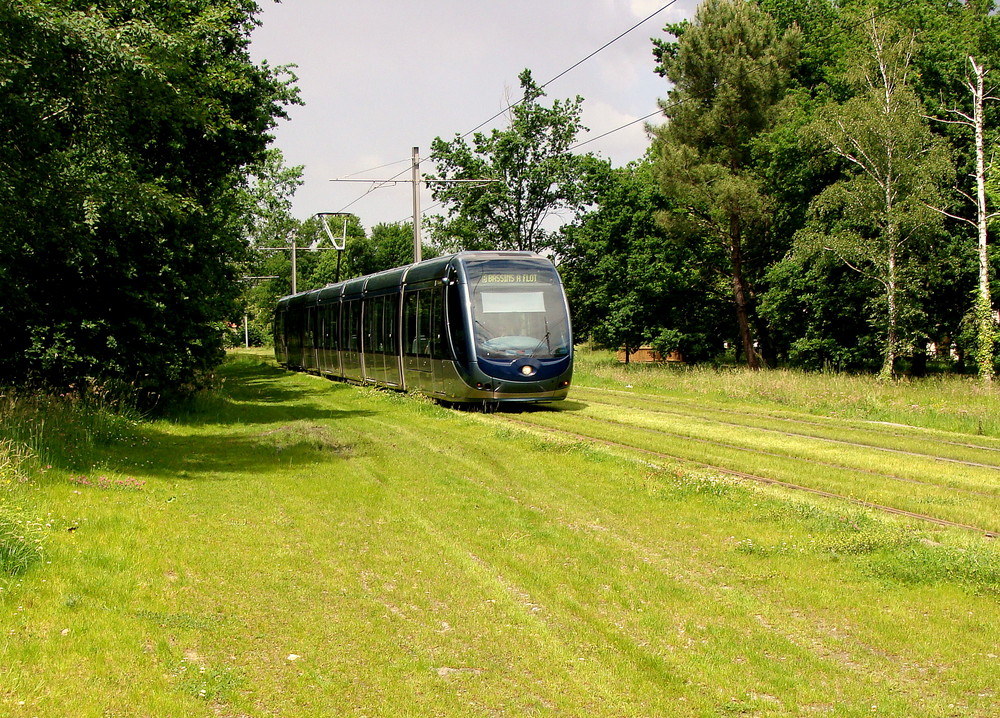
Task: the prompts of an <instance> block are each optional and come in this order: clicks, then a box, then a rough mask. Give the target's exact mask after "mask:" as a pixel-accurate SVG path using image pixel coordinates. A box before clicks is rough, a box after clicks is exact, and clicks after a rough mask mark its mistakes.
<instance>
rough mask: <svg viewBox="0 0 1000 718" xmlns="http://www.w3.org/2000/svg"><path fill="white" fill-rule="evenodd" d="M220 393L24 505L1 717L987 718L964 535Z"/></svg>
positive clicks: (321, 395) (505, 430)
mask: <svg viewBox="0 0 1000 718" xmlns="http://www.w3.org/2000/svg"><path fill="white" fill-rule="evenodd" d="M222 374H223V375H224V377H225V379H226V381H225V384H224V388H223V389H222V390H221V391H219V392H216V393H213V394H207V395H205V396H203V397H202V398H201V399H200V400H199V401H198V402H197V403H196V404H195V405H193V406H192V407H190V408H189V410H188V412H187V413H185V414H183V415H178V416H175V417H173V418H172V419H162V420H158V421H155V422H135V423H127V424H125V425H124V426H120V427H119V428H120V430H119V431H117V432H115V433H114V436H113V437H112V435H111V434H108V433H105V434H104V435H103V436H104V438H103V439H98V438H95V439H94V442H93V446H94V453H93V454H91V455H90V457H89V458H88V459H87V460H86V461H83V462H79V461H77V462H75V463H73V462H71V461H70V460H69V459H67V466H66V467H63V466H60V465H58V464H56V465H54V467H53V469H51V470H49V471H48V472H46V473H45V474H40V473H36V474H34V475H33V477H32V481H31V482H30V483H26V484H22V485H21V488H20V489H19V492H20V495H22V496H24V497H25V498H26V499H27V500H28V501H27V503H26V504H25V505H26V506H28V507H29V510H30V511H35V512H36V515H35V516H34V519H35V520H38V521H39V523H40V525H41V526H43V527H44V537H45V541H46V546H47V548H46V557H45V562H41V563H36V564H35V565H34V566H33V567H31V568H30V569H28V570H27V571H25V572H23V573H21V574H20V575H19V576H18V577H17V579H16V580H12V581H11V582H10V583H9V584H7V585H6V587H5V590H4V591H3V592H2V594H0V713H2V714H4V715H11V716H18V717H20V716H36V715H68V714H72V715H74V716H84V717H86V716H114V715H122V716H125V715H128V716H134V715H185V716H219V715H223V716H274V715H281V716H291V717H294V716H319V715H354V716H362V715H368V716H373V715H387V714H390V713H402V714H404V715H415V716H417V715H428V716H430V715H436V716H437V715H444V716H483V715H571V716H577V715H587V716H649V715H672V716H673V715H676V716H708V715H740V714H742V715H760V716H800V715H804V714H819V715H836V716H861V715H865V716H870V715H884V716H940V715H949V714H960V715H972V716H984V717H985V716H990V715H992V714H993V708H994V706H995V704H996V701H997V698H998V693H997V690H998V685H997V675H998V671H997V668H998V658H997V655H996V648H995V646H996V634H995V628H994V627H995V626H996V625H998V624H1000V620H998V619H1000V616H998V606H1000V599H998V595H997V575H998V569H997V567H998V566H1000V556H998V552H997V550H996V547H995V546H994V545H993V544H990V543H988V542H986V541H984V540H982V539H978V538H973V537H969V536H967V535H965V534H963V533H959V532H953V531H937V530H934V531H931V530H924V529H917V528H914V527H908V526H900V525H899V524H896V523H892V522H886V521H884V520H883V519H881V518H880V517H877V516H873V515H870V514H868V513H865V512H861V511H858V510H856V509H854V508H845V507H843V506H839V505H835V504H830V503H828V502H816V503H813V502H809V501H805V500H802V499H789V498H788V497H787V496H785V495H783V494H781V493H780V492H777V491H771V490H767V489H757V488H753V487H749V486H745V485H740V484H737V483H735V482H732V481H729V480H726V479H724V478H721V477H716V476H712V475H709V474H705V473H703V472H697V471H691V470H690V469H689V468H687V467H685V466H684V465H682V464H677V465H676V466H672V467H670V468H668V469H666V470H659V469H653V468H650V467H649V466H646V465H643V464H642V463H640V462H636V461H630V460H626V459H623V458H620V457H617V456H615V455H613V454H611V453H608V452H605V451H602V450H600V449H597V448H594V447H590V446H586V445H583V444H580V443H578V442H573V441H561V440H556V439H553V438H547V437H543V436H538V435H535V434H533V433H530V432H527V431H522V430H520V429H512V428H510V427H508V426H501V425H498V424H497V423H495V422H493V421H492V420H491V417H483V416H480V415H474V414H463V413H459V412H454V411H449V410H445V409H442V408H441V407H438V406H436V405H434V404H431V403H429V402H426V401H424V400H421V399H419V398H414V397H407V396H402V395H398V394H392V393H385V392H380V391H375V390H372V389H365V388H357V387H351V386H347V385H342V384H334V383H330V382H327V381H325V380H323V379H320V378H317V377H311V376H305V375H292V374H288V373H284V372H282V371H280V370H278V369H277V368H276V367H274V365H273V364H271V363H269V362H268V361H266V360H265V359H263V358H261V357H258V356H254V355H248V354H241V355H239V357H238V358H236V359H235V360H233V361H231V362H229V363H228V364H227V365H226V366H225V367H224V368H223V372H222ZM70 458H72V457H70ZM102 477H103V480H102ZM129 478H131V479H133V481H126V480H127V479H129ZM32 507H33V508H32ZM49 562H50V563H49ZM82 686H86V690H81V687H82Z"/></svg>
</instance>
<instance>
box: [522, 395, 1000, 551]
mask: <svg viewBox="0 0 1000 718" xmlns="http://www.w3.org/2000/svg"><path fill="white" fill-rule="evenodd" d="M635 411H637V412H638V411H640V410H638V409H636V410H635ZM519 418H520V419H521V420H526V421H529V422H530V423H533V424H537V425H539V426H545V427H551V428H554V429H558V430H562V431H569V432H574V433H578V434H580V435H582V436H591V437H594V438H596V439H599V440H606V441H612V442H617V443H619V444H622V445H624V446H632V447H636V448H638V449H640V450H645V451H652V452H656V453H659V454H662V455H664V456H667V457H672V458H674V459H677V460H686V461H692V462H698V463H700V464H706V465H709V466H712V467H718V469H719V470H721V471H727V470H728V471H731V472H734V473H744V474H751V475H754V476H760V477H763V478H766V479H772V480H776V481H783V482H786V483H789V484H794V485H797V486H803V487H807V488H812V489H819V490H822V491H828V492H832V493H836V494H840V495H842V496H845V497H849V498H851V499H857V500H860V501H865V502H868V503H873V504H879V505H883V506H890V507H893V508H897V509H902V510H904V511H910V512H913V513H919V514H925V515H929V516H933V517H937V518H941V519H945V520H948V521H953V522H957V523H960V524H964V525H968V526H973V527H976V528H979V529H981V530H983V531H989V532H996V531H1000V496H996V495H990V494H986V493H973V492H970V491H968V490H960V489H959V488H955V487H953V486H951V485H949V484H958V485H960V486H961V487H962V488H963V489H964V488H965V487H967V486H970V485H971V486H979V485H981V484H977V483H976V482H975V481H974V480H969V481H966V480H965V477H966V472H974V471H976V469H969V468H968V467H964V466H963V467H961V471H960V472H959V471H957V470H956V468H955V467H952V466H949V465H942V466H940V467H937V468H938V469H939V471H938V472H933V468H934V467H933V466H930V467H929V465H930V463H931V462H930V461H929V460H928V459H926V458H920V457H917V458H915V457H899V456H890V457H887V458H883V459H882V460H881V461H879V458H876V457H869V459H868V460H867V461H865V460H860V461H859V460H858V456H857V454H855V452H856V451H858V450H856V449H855V450H849V449H843V448H839V449H838V448H836V447H831V446H830V445H820V446H809V444H808V442H805V441H793V440H791V439H789V438H788V437H781V438H780V439H779V440H776V441H775V440H768V439H766V438H765V437H761V436H759V435H758V436H753V435H748V433H746V432H743V431H737V430H734V429H730V430H724V428H721V427H717V426H716V427H712V426H708V427H704V426H702V427H700V428H701V429H702V432H698V431H697V429H698V428H699V427H698V425H697V423H696V422H694V421H689V422H687V423H684V424H683V426H679V427H677V431H676V432H665V431H663V430H657V429H653V428H647V427H643V426H641V425H636V424H630V423H629V422H628V421H606V420H601V419H599V418H598V417H595V416H589V415H587V414H586V413H583V412H574V411H569V410H567V411H558V412H535V413H531V414H522V415H520V417H519ZM859 453H860V452H859ZM857 463H862V464H865V465H866V466H869V467H878V468H879V470H880V471H882V472H885V473H884V474H880V473H871V472H870V471H859V470H857V469H855V468H852V464H857ZM921 467H923V468H924V469H925V471H923V472H921V471H920V469H921ZM928 468H930V470H926V469H928ZM949 471H950V473H948V472H949ZM980 471H981V470H980ZM906 476H915V477H921V476H922V477H924V478H923V479H919V480H920V481H922V483H916V482H914V481H906V480H905V479H900V478H898V477H906ZM988 479H992V475H989V476H986V477H980V480H988Z"/></svg>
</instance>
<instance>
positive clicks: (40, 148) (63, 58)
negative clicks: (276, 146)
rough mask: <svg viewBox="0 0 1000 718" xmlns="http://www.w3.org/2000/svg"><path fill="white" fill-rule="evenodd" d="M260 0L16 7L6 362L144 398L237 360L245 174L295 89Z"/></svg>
mask: <svg viewBox="0 0 1000 718" xmlns="http://www.w3.org/2000/svg"><path fill="white" fill-rule="evenodd" d="M257 9H258V8H257V5H256V3H254V2H250V1H249V0H183V1H181V2H174V3H169V4H162V3H153V2H133V3H127V4H122V3H117V2H106V1H105V2H97V3H92V2H88V3H78V2H70V1H69V0H33V1H21V2H12V3H3V5H2V6H0V57H2V58H3V60H2V61H0V135H2V136H3V137H4V142H3V143H2V144H0V203H2V204H3V206H4V212H3V213H2V215H0V295H2V296H3V303H4V304H3V311H2V312H0V335H2V336H3V337H4V342H3V345H2V348H0V375H2V376H4V377H5V379H7V380H8V381H14V382H30V383H36V384H46V385H51V386H55V387H63V388H66V387H80V386H82V385H85V384H87V383H89V382H92V381H101V380H102V379H106V378H115V379H121V380H124V381H127V382H129V383H132V384H134V385H135V387H136V389H137V391H139V392H140V393H142V394H143V395H145V396H147V397H150V398H155V397H156V396H158V395H163V394H170V393H176V392H178V391H184V390H186V389H190V388H191V387H193V386H194V385H196V384H197V383H198V382H199V381H201V380H202V379H201V378H202V377H204V376H205V375H206V373H207V372H209V370H211V369H212V367H213V366H214V365H215V364H216V363H217V362H218V361H219V359H220V357H221V342H222V332H221V331H220V329H221V326H222V321H223V320H224V319H225V318H226V317H227V316H229V315H230V314H231V313H232V311H233V308H234V302H235V300H236V297H237V292H238V283H237V282H236V281H235V280H236V276H237V269H236V264H235V260H239V259H240V258H242V257H243V256H244V241H243V232H242V228H241V219H240V218H241V215H242V213H243V210H244V206H243V204H242V201H241V188H242V187H243V185H244V183H245V177H246V174H247V173H248V172H249V171H250V170H249V168H250V167H252V166H254V165H256V164H258V163H260V162H261V161H262V160H263V159H264V150H265V147H266V144H267V142H268V139H269V136H268V134H267V131H268V129H269V128H270V127H271V126H272V125H273V123H274V118H276V117H279V116H282V114H283V109H282V107H283V105H285V104H287V103H289V102H294V101H295V99H296V96H295V92H294V90H293V89H292V88H291V85H290V82H291V80H286V79H283V76H282V72H281V70H280V69H273V68H271V67H269V66H268V65H267V64H263V65H260V66H258V65H255V64H253V63H252V62H251V61H250V59H249V55H248V51H247V45H248V42H249V33H250V31H251V29H252V28H253V26H254V23H255V21H254V14H255V12H256V11H257Z"/></svg>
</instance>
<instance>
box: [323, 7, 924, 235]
mask: <svg viewBox="0 0 1000 718" xmlns="http://www.w3.org/2000/svg"><path fill="white" fill-rule="evenodd" d="M676 2H677V0H670V2H668V3H666V4H664V5H662V6H661V7H659V8H658V9H657V10H655V11H653V12H652V13H650V14H649V15H647V16H646V17H644V18H643V19H642V20H639V21H638V22H636V23H635V24H633V25H632V26H631V27H629V28H628V29H626V30H624V31H623V32H621V33H619V34H618V35H616V36H615V37H614V38H612V39H611V40H609V41H608V42H606V43H604V44H603V45H601V46H600V47H599V48H597V49H596V50H594V51H592V52H590V53H589V54H587V55H586V56H584V57H583V58H581V59H580V60H578V61H577V62H575V63H573V64H572V65H570V66H569V67H567V68H566V69H564V70H562V71H561V72H559V73H558V74H556V75H554V76H553V77H551V78H550V79H548V80H547V81H545V82H544V83H542V84H541V85H539V88H540V89H544V88H546V87H547V86H548V85H550V84H552V83H553V82H555V81H556V80H559V79H560V78H562V77H563V76H565V75H567V74H568V73H570V72H572V71H573V70H575V69H576V68H577V67H579V66H580V65H582V64H584V63H585V62H587V61H588V60H590V59H591V58H593V57H594V56H596V55H598V54H599V53H601V52H602V51H604V50H606V49H607V48H608V47H610V46H611V45H613V44H614V43H615V42H617V41H618V40H620V39H622V38H623V37H625V36H626V35H628V34H629V33H631V32H633V31H634V30H636V29H638V28H639V27H641V26H642V25H643V24H645V23H646V22H648V21H649V20H651V19H653V18H654V17H656V16H657V15H659V14H660V13H662V12H663V11H664V10H666V9H668V8H669V7H670V6H672V5H674V4H675V3H676ZM908 4H909V2H908V0H900V2H898V3H894V4H891V5H889V6H887V7H885V8H883V9H882V10H881V11H880V12H878V13H873V14H872V15H870V16H868V17H865V18H864V19H863V20H860V21H858V22H855V23H851V24H849V25H845V26H842V27H839V28H833V29H831V31H830V32H829V33H828V34H827V39H830V38H832V37H835V36H836V35H839V34H843V33H846V32H849V31H850V30H852V29H854V28H856V27H860V26H861V25H863V24H865V23H867V22H870V21H872V20H875V19H878V18H881V17H884V16H886V15H888V14H890V13H892V12H895V11H896V10H900V9H903V8H904V7H906V6H907V5H908ZM771 62H773V61H771ZM765 64H771V63H765ZM754 69H757V70H759V69H763V68H761V67H758V68H754ZM525 99H526V98H523V97H522V98H521V99H519V100H517V101H515V102H512V103H510V104H509V105H507V106H506V107H505V108H504V109H502V110H501V111H500V112H497V113H495V114H494V115H492V116H491V117H489V118H487V119H486V120H484V121H483V122H481V123H479V124H478V125H476V126H475V127H473V128H472V129H471V130H469V131H467V132H465V133H464V134H462V135H459V137H460V138H462V139H464V138H466V137H468V136H469V135H471V134H473V133H474V132H476V131H477V130H479V129H481V128H482V127H484V126H485V125H487V124H489V123H490V122H492V121H493V120H495V119H497V118H498V117H501V116H502V115H504V114H505V113H507V112H509V111H510V110H512V109H513V108H515V107H517V106H518V105H520V104H522V103H523V102H524V101H525ZM688 99H689V98H683V99H681V100H677V101H674V102H673V103H669V104H667V103H664V104H663V106H661V107H659V108H657V109H656V110H654V111H653V112H651V113H649V114H647V115H644V116H643V117H639V118H636V119H634V120H630V121H629V122H626V123H625V124H622V125H620V126H618V127H615V128H614V129H611V130H608V131H606V132H603V133H601V134H600V135H597V136H595V137H590V138H587V139H585V140H583V141H581V142H578V143H577V144H575V145H573V146H571V147H570V148H569V150H568V151H573V150H576V149H578V148H580V147H583V146H584V145H587V144H590V143H592V142H596V141H598V140H601V139H603V138H605V137H608V136H609V135H613V134H615V133H617V132H620V131H622V130H625V129H627V128H629V127H631V126H633V125H635V124H638V123H640V122H644V121H646V120H649V119H651V118H653V117H655V116H657V115H662V114H663V113H664V112H665V111H666V110H668V109H672V108H674V107H677V106H679V105H681V104H683V103H684V102H686V101H687V100H688ZM403 162H409V159H403V160H397V161H395V162H390V163H388V164H385V165H380V166H379V167H376V168H372V169H369V170H362V171H360V172H356V173H354V174H352V175H346V177H353V176H356V175H358V174H362V173H364V172H370V171H374V170H375V169H381V168H383V167H389V166H392V165H396V164H401V163H403ZM408 169H409V168H407V169H404V170H402V171H400V172H399V173H398V174H397V175H395V176H394V177H392V178H390V180H387V181H386V182H385V183H387V182H389V181H392V180H394V179H396V178H397V177H399V176H401V175H403V174H405V173H406V172H407V171H408ZM385 183H382V184H377V185H373V186H372V187H370V188H369V189H368V190H367V191H366V192H365V193H364V194H362V195H361V196H359V197H357V198H356V199H355V200H353V201H352V202H350V203H349V204H348V205H346V206H345V208H344V209H346V208H347V207H351V206H352V205H354V204H356V203H357V202H359V201H360V200H361V199H363V198H364V197H366V196H367V195H368V194H370V193H371V192H372V191H374V190H375V189H378V188H379V187H381V186H384V184H385ZM442 204H443V203H441V202H438V203H436V204H433V205H431V206H429V207H427V208H425V209H424V210H423V211H422V212H421V215H425V214H427V213H428V212H429V211H430V210H432V209H435V208H437V207H439V206H441V205H442ZM341 211H343V210H341ZM407 219H412V215H411V217H408V218H407ZM399 221H401V222H402V221H407V220H405V219H404V220H399Z"/></svg>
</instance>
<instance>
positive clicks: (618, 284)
mask: <svg viewBox="0 0 1000 718" xmlns="http://www.w3.org/2000/svg"><path fill="white" fill-rule="evenodd" d="M588 182H589V183H590V184H591V185H592V187H593V191H594V195H595V201H594V204H595V207H594V208H593V209H592V210H590V211H589V212H587V213H585V214H583V215H582V216H580V217H579V218H578V219H577V220H576V221H575V222H574V223H572V224H570V225H567V226H565V227H563V228H562V236H561V238H560V241H559V242H558V243H557V253H558V257H559V272H560V275H561V276H562V278H563V283H564V284H565V286H566V293H567V297H568V299H569V305H570V310H571V312H572V316H573V327H574V332H575V333H576V335H577V336H578V337H586V338H590V339H593V340H594V341H596V342H597V343H598V344H601V345H604V346H610V347H616V348H617V347H623V348H624V349H625V351H626V356H627V355H628V354H629V353H630V352H632V351H634V350H635V349H636V348H638V347H640V346H643V345H652V346H654V347H656V348H657V349H658V350H660V352H662V353H663V354H664V355H666V354H668V353H670V352H673V351H678V352H680V353H681V354H682V355H683V356H684V358H685V360H687V361H700V360H703V359H707V358H710V357H712V356H714V355H716V354H717V353H719V351H720V350H721V349H722V341H723V337H724V335H723V333H722V332H721V331H720V327H722V326H723V324H724V323H723V322H722V319H721V317H722V311H720V310H721V309H724V297H722V298H720V296H719V295H718V293H716V292H713V291H712V287H711V283H712V279H711V277H706V276H705V272H704V270H703V268H704V266H705V265H706V262H705V261H704V259H705V258H704V257H701V256H698V254H697V251H698V250H699V249H704V248H705V247H704V245H690V244H685V243H682V242H676V241H672V240H671V238H669V237H668V236H667V235H666V234H665V232H664V230H663V227H662V226H661V225H660V224H659V223H658V222H657V220H656V215H657V213H658V212H661V211H663V210H664V209H665V208H666V205H665V202H664V198H663V196H662V195H661V194H660V193H659V192H658V190H657V186H656V181H655V179H654V177H653V171H652V163H651V162H650V161H649V159H648V158H647V159H645V160H643V161H641V162H636V163H633V164H631V165H629V166H627V167H622V168H619V169H612V168H611V166H610V163H608V162H603V161H598V160H593V162H592V163H591V168H590V170H589V171H588ZM706 290H708V291H706Z"/></svg>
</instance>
